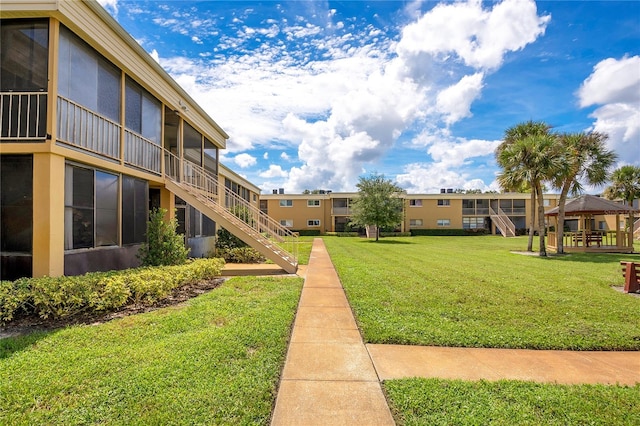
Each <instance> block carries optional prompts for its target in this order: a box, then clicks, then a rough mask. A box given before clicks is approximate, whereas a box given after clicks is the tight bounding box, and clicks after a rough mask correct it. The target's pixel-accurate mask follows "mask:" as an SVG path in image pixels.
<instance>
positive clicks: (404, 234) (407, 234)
mask: <svg viewBox="0 0 640 426" xmlns="http://www.w3.org/2000/svg"><path fill="white" fill-rule="evenodd" d="M380 236H381V237H410V236H411V232H380Z"/></svg>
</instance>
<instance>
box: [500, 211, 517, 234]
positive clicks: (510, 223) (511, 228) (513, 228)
mask: <svg viewBox="0 0 640 426" xmlns="http://www.w3.org/2000/svg"><path fill="white" fill-rule="evenodd" d="M498 214H499V215H500V216H502V218H503V220H504V221H505V223H506V224H507V227H508V228H509V232H510V233H511V236H513V237H515V236H516V225H515V224H514V223H513V221H512V220H511V219H509V216H507V214H506V213H505V212H504V211H503V210H502V209H501V208H500V206H498Z"/></svg>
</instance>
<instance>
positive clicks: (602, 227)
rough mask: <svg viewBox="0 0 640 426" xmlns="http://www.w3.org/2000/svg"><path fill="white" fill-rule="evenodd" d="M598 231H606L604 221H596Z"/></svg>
mask: <svg viewBox="0 0 640 426" xmlns="http://www.w3.org/2000/svg"><path fill="white" fill-rule="evenodd" d="M598 229H599V230H601V231H606V230H607V222H605V221H604V220H600V221H598Z"/></svg>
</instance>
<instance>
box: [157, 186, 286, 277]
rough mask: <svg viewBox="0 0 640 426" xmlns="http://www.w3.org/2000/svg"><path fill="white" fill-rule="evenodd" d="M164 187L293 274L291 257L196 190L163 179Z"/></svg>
mask: <svg viewBox="0 0 640 426" xmlns="http://www.w3.org/2000/svg"><path fill="white" fill-rule="evenodd" d="M165 187H166V188H167V189H168V190H169V191H171V192H172V193H174V194H175V195H177V196H178V197H180V198H182V199H183V200H185V201H186V202H187V203H188V204H190V205H191V206H193V207H195V208H196V209H198V210H199V211H200V212H201V213H202V214H204V215H205V216H207V217H208V218H209V219H211V220H213V221H214V222H216V223H217V224H218V225H220V226H222V227H223V228H225V229H226V230H228V231H229V232H231V233H232V234H233V235H235V236H236V237H238V238H240V239H241V240H242V241H244V242H245V243H247V244H248V245H249V246H251V247H252V248H254V249H256V250H257V251H258V252H260V253H261V254H262V255H263V256H264V257H266V258H267V259H269V260H271V261H273V262H274V263H276V264H277V265H278V266H280V267H282V269H284V270H285V271H286V272H287V273H289V274H295V273H296V271H297V270H298V263H297V261H296V259H295V258H294V256H293V255H291V254H290V253H288V252H287V251H286V250H284V249H282V248H280V246H279V245H278V244H276V243H275V242H273V241H271V240H270V239H268V238H266V237H264V236H263V235H262V234H260V233H259V232H257V231H256V230H254V229H252V228H251V227H250V226H249V225H248V224H247V223H245V222H244V221H242V220H241V219H239V218H238V217H237V216H235V215H234V214H233V213H231V212H230V211H228V210H227V209H225V208H224V207H222V206H221V205H219V204H218V203H216V202H214V201H212V200H210V199H209V198H207V197H205V196H204V195H201V194H199V193H198V191H197V190H196V189H193V188H190V187H189V186H187V185H181V184H180V183H178V182H175V181H174V180H172V179H165Z"/></svg>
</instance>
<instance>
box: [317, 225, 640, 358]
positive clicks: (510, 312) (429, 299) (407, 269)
mask: <svg viewBox="0 0 640 426" xmlns="http://www.w3.org/2000/svg"><path fill="white" fill-rule="evenodd" d="M324 240H325V244H326V246H327V248H328V250H329V253H330V254H331V259H332V261H333V263H334V265H335V266H336V269H337V271H338V274H339V275H340V278H341V280H342V283H343V285H344V288H345V291H346V293H347V297H348V299H349V301H350V303H351V306H352V308H353V310H354V312H355V315H356V320H357V322H358V325H359V327H360V328H361V330H362V333H363V336H364V339H365V341H367V342H370V343H395V344H413V345H436V346H462V347H494V348H529V349H571V350H638V349H640V328H638V324H639V323H640V298H637V297H633V296H630V295H626V294H623V293H621V292H618V291H615V290H613V289H612V288H611V285H613V284H616V285H620V286H621V285H622V284H623V277H622V274H621V268H620V265H619V261H620V260H624V259H636V260H638V255H624V254H571V255H564V256H557V257H549V258H539V257H535V256H524V255H520V254H514V253H511V251H513V250H522V249H524V248H525V247H526V237H520V238H514V239H505V238H501V237H497V236H476V237H412V238H395V239H394V238H388V239H387V238H385V239H382V240H381V241H380V242H378V243H376V242H374V241H371V240H363V239H356V238H325V239H324Z"/></svg>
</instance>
